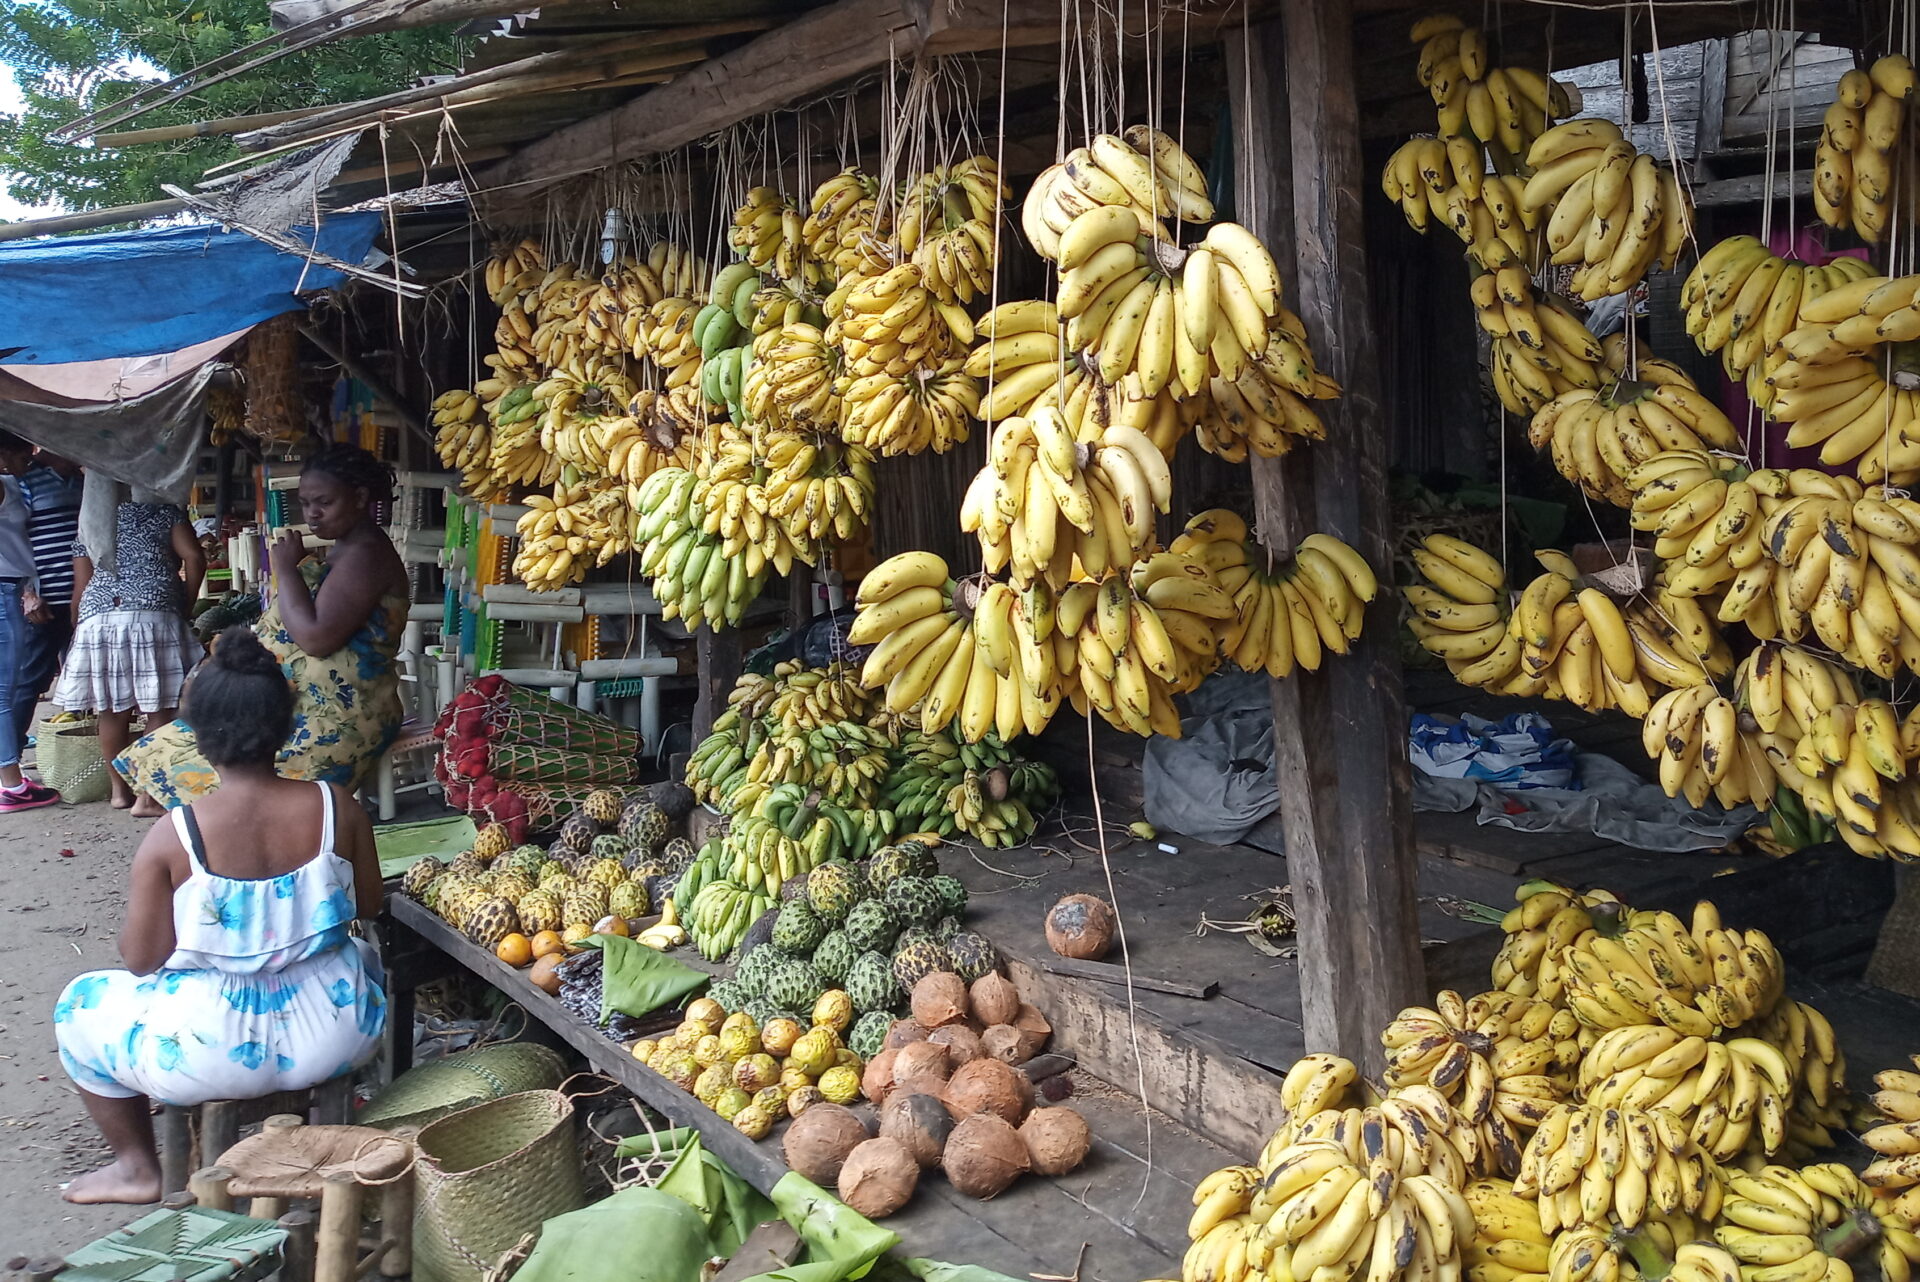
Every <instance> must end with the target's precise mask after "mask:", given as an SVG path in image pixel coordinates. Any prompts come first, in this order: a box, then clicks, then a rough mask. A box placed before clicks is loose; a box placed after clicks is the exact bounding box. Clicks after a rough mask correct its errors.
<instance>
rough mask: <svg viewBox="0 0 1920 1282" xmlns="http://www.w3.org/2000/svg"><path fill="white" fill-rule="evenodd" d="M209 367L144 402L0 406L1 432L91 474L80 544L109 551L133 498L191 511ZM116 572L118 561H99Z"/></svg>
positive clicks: (84, 496)
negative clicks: (123, 504) (123, 507)
mask: <svg viewBox="0 0 1920 1282" xmlns="http://www.w3.org/2000/svg"><path fill="white" fill-rule="evenodd" d="M220 368H222V367H221V366H219V365H217V364H207V365H203V366H201V367H200V368H199V369H198V370H196V371H194V372H193V373H192V374H190V375H188V376H187V377H185V378H182V379H180V380H178V381H177V382H173V383H168V384H167V385H166V386H164V387H159V388H156V389H154V390H153V391H151V392H148V393H147V394H146V395H145V396H133V397H128V398H127V399H126V400H121V401H98V402H95V401H88V402H84V403H82V404H79V405H75V406H72V407H70V408H68V407H60V406H53V405H38V404H30V403H27V402H24V401H0V428H5V429H6V430H7V431H9V432H13V433H15V434H17V435H19V436H23V437H25V438H26V439H27V440H29V441H32V442H33V443H34V444H35V445H40V446H44V447H46V448H47V449H49V450H51V451H53V452H54V453H55V454H58V455H60V456H61V457H62V458H68V459H72V460H73V461H74V462H76V463H78V464H80V466H82V467H84V468H85V469H86V470H87V483H86V488H85V490H84V491H82V494H81V499H80V534H79V538H80V541H81V542H82V543H84V544H86V545H87V547H88V548H90V549H91V548H101V549H111V548H112V547H113V539H114V524H115V521H114V518H115V513H116V512H117V511H118V509H119V506H120V501H121V500H122V499H124V498H126V497H127V496H128V495H129V493H133V494H136V495H138V496H143V497H145V498H146V499H147V500H148V501H151V500H152V499H154V498H157V499H159V500H160V501H161V502H166V503H176V504H180V505H182V506H185V504H186V501H187V498H188V495H189V494H190V493H191V492H192V490H193V476H194V471H195V464H196V462H197V456H198V454H199V450H200V438H201V435H202V433H203V431H204V430H205V427H206V420H207V410H206V400H207V385H208V383H209V382H210V381H211V380H212V378H213V375H214V372H215V370H217V369H220ZM94 561H95V563H96V564H99V565H101V566H102V567H103V568H111V566H112V564H113V558H112V553H111V552H110V551H109V552H105V553H103V554H102V555H98V556H96V557H95V558H94Z"/></svg>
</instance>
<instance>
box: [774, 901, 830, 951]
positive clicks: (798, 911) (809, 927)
mask: <svg viewBox="0 0 1920 1282" xmlns="http://www.w3.org/2000/svg"><path fill="white" fill-rule="evenodd" d="M826 937H827V923H826V922H824V921H822V920H821V919H820V915H819V914H818V913H816V912H814V911H813V909H812V908H811V907H809V906H808V905H807V901H806V900H804V899H793V900H789V901H787V902H786V903H784V904H782V905H780V919H779V920H778V921H776V922H775V923H774V924H773V942H774V943H775V944H776V945H778V946H779V947H780V948H782V949H784V950H785V951H787V952H789V953H793V954H795V955H796V956H799V955H805V954H810V953H812V952H813V950H814V949H816V948H818V947H819V946H820V941H821V940H823V939H825V938H826Z"/></svg>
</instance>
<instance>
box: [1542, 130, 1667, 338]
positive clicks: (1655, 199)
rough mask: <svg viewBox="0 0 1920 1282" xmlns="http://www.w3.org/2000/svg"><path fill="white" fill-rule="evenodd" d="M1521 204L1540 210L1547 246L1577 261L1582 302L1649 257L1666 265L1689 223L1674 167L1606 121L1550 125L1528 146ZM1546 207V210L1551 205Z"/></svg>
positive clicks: (1623, 283) (1627, 277) (1634, 280)
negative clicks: (1647, 152)
mask: <svg viewBox="0 0 1920 1282" xmlns="http://www.w3.org/2000/svg"><path fill="white" fill-rule="evenodd" d="M1526 163H1527V165H1528V166H1529V167H1530V168H1531V169H1532V170H1533V176H1532V177H1530V178H1528V179H1527V185H1526V189H1525V191H1524V192H1523V193H1522V196H1521V208H1522V209H1524V210H1531V211H1534V212H1535V213H1536V214H1542V215H1545V216H1546V217H1547V228H1546V232H1547V251H1548V253H1549V254H1550V255H1551V261H1552V262H1554V263H1557V264H1569V263H1578V264H1580V266H1579V268H1578V270H1576V271H1575V272H1574V274H1573V289H1574V292H1575V293H1576V294H1578V295H1579V296H1580V297H1581V298H1583V299H1585V300H1586V301H1588V302H1593V301H1595V300H1596V299H1601V298H1606V297H1608V296H1609V295H1612V294H1618V293H1621V292H1622V291H1624V290H1627V289H1630V288H1632V287H1633V286H1634V285H1637V284H1639V283H1640V281H1641V279H1642V278H1643V277H1645V276H1646V274H1647V272H1648V271H1649V270H1650V269H1651V268H1653V267H1654V266H1655V265H1656V264H1658V265H1659V266H1660V267H1662V268H1663V269H1665V270H1669V271H1671V270H1672V268H1673V265H1674V263H1675V262H1676V261H1677V260H1678V259H1679V257H1680V250H1681V249H1682V248H1683V247H1684V246H1685V244H1686V242H1687V237H1688V235H1689V234H1690V233H1691V230H1692V224H1693V207H1692V204H1691V202H1689V201H1688V199H1687V195H1686V192H1685V191H1683V190H1682V189H1681V187H1680V183H1679V180H1678V179H1677V178H1675V177H1674V174H1673V171H1672V170H1670V169H1663V168H1661V167H1660V166H1659V165H1657V164H1655V163H1654V159H1653V157H1652V156H1649V155H1645V154H1642V153H1640V152H1637V151H1635V150H1634V147H1633V144H1632V143H1630V142H1628V141H1627V140H1626V139H1625V137H1624V136H1623V135H1622V134H1621V132H1620V127H1619V126H1618V125H1616V124H1613V123H1612V122H1611V121H1606V120H1601V119H1598V118H1593V117H1589V118H1586V119H1582V120H1573V121H1568V122H1567V123H1566V124H1563V125H1556V126H1554V127H1553V128H1552V129H1549V130H1548V131H1547V132H1546V133H1544V134H1542V135H1541V136H1540V137H1539V138H1537V139H1535V140H1534V143H1533V145H1532V146H1531V147H1530V148H1528V150H1527V156H1526ZM1548 211H1551V212H1550V213H1549V212H1548Z"/></svg>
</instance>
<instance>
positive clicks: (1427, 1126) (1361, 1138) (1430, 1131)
mask: <svg viewBox="0 0 1920 1282" xmlns="http://www.w3.org/2000/svg"><path fill="white" fill-rule="evenodd" d="M1318 1058H1320V1059H1323V1060H1326V1059H1334V1058H1336V1057H1333V1056H1319V1057H1318ZM1340 1062H1342V1063H1344V1062H1345V1061H1340ZM1352 1094H1353V1093H1352V1091H1351V1090H1350V1089H1344V1090H1342V1091H1338V1092H1336V1091H1327V1092H1324V1093H1323V1094H1322V1095H1321V1096H1320V1097H1319V1098H1320V1099H1323V1100H1326V1101H1328V1104H1327V1107H1324V1108H1319V1109H1316V1110H1314V1111H1311V1112H1309V1111H1308V1109H1309V1108H1311V1107H1312V1105H1313V1104H1314V1103H1315V1102H1316V1100H1315V1098H1314V1097H1313V1096H1311V1095H1303V1096H1302V1097H1301V1098H1300V1101H1299V1104H1300V1107H1299V1111H1298V1112H1295V1113H1291V1114H1289V1115H1288V1117H1287V1119H1286V1120H1285V1121H1284V1122H1283V1123H1282V1124H1281V1125H1280V1128H1279V1129H1278V1130H1276V1131H1275V1132H1274V1133H1273V1135H1272V1137H1271V1138H1270V1139H1268V1141H1267V1143H1266V1145H1265V1146H1264V1147H1263V1148H1262V1149H1261V1151H1260V1163H1259V1169H1260V1172H1261V1175H1262V1182H1261V1185H1260V1186H1259V1187H1257V1188H1256V1189H1255V1191H1254V1197H1253V1213H1254V1215H1255V1216H1256V1217H1258V1218H1260V1219H1262V1220H1264V1219H1266V1218H1268V1217H1270V1216H1272V1214H1273V1212H1274V1210H1275V1208H1276V1206H1277V1205H1278V1203H1279V1201H1280V1199H1278V1198H1276V1197H1275V1196H1274V1195H1273V1193H1272V1185H1270V1184H1269V1183H1267V1181H1266V1180H1265V1177H1266V1176H1268V1175H1276V1173H1277V1172H1279V1171H1281V1169H1282V1168H1283V1167H1284V1166H1286V1165H1287V1164H1288V1163H1289V1162H1290V1161H1291V1160H1295V1159H1297V1158H1298V1156H1299V1149H1298V1148H1297V1146H1298V1145H1301V1144H1313V1143H1316V1142H1319V1143H1326V1142H1331V1143H1332V1144H1334V1145H1335V1146H1336V1147H1338V1148H1339V1149H1341V1150H1342V1151H1344V1152H1345V1153H1346V1154H1347V1155H1348V1157H1349V1159H1350V1160H1351V1161H1353V1162H1354V1163H1355V1164H1358V1165H1363V1166H1366V1167H1368V1168H1369V1174H1370V1175H1373V1174H1378V1175H1380V1176H1381V1177H1382V1178H1383V1179H1384V1178H1391V1177H1394V1176H1399V1177H1405V1176H1409V1175H1419V1174H1429V1175H1433V1176H1437V1177H1438V1178H1439V1179H1440V1181H1441V1182H1442V1183H1444V1184H1446V1185H1447V1186H1448V1187H1450V1188H1459V1187H1460V1186H1461V1185H1463V1184H1464V1183H1465V1182H1466V1181H1467V1179H1468V1178H1469V1174H1470V1171H1471V1170H1473V1169H1478V1168H1479V1167H1480V1166H1481V1165H1483V1164H1484V1165H1487V1166H1489V1167H1492V1168H1497V1167H1498V1166H1499V1165H1500V1162H1501V1158H1500V1156H1499V1154H1498V1152H1496V1151H1495V1150H1494V1149H1493V1148H1491V1147H1483V1146H1482V1136H1481V1131H1482V1129H1484V1128H1479V1127H1475V1126H1473V1125H1472V1124H1470V1123H1469V1122H1467V1120H1466V1119H1465V1118H1464V1117H1463V1116H1462V1115H1461V1114H1460V1112H1459V1111H1458V1110H1457V1109H1455V1108H1454V1107H1453V1106H1452V1105H1451V1104H1449V1103H1447V1101H1446V1099H1445V1098H1444V1097H1443V1096H1442V1095H1441V1094H1440V1092H1438V1091H1436V1090H1434V1089H1433V1088H1432V1087H1431V1086H1424V1085H1421V1086H1409V1087H1406V1088H1404V1089H1402V1090H1397V1091H1389V1092H1388V1093H1387V1095H1386V1097H1385V1098H1384V1099H1381V1100H1380V1101H1379V1102H1378V1103H1376V1104H1369V1105H1366V1106H1365V1107H1362V1106H1361V1105H1359V1104H1358V1103H1353V1102H1345V1103H1342V1101H1343V1100H1351V1098H1352ZM1499 1137H1500V1139H1501V1140H1502V1141H1503V1142H1504V1143H1505V1144H1506V1145H1507V1151H1508V1153H1509V1155H1510V1156H1511V1157H1512V1158H1513V1159H1514V1160H1518V1158H1519V1156H1520V1144H1519V1140H1518V1139H1517V1138H1516V1137H1515V1136H1514V1135H1513V1134H1512V1133H1511V1128H1506V1127H1502V1128H1500V1130H1499ZM1487 1140H1488V1143H1489V1144H1491V1143H1492V1142H1493V1136H1492V1134H1491V1133H1489V1135H1488V1136H1487ZM1276 1182H1277V1183H1281V1184H1282V1185H1284V1180H1283V1179H1282V1178H1279V1177H1276Z"/></svg>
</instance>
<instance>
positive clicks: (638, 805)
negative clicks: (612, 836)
mask: <svg viewBox="0 0 1920 1282" xmlns="http://www.w3.org/2000/svg"><path fill="white" fill-rule="evenodd" d="M670 823H671V821H670V820H669V819H668V818H667V812H666V811H664V810H662V809H661V808H660V807H659V806H658V805H656V804H655V803H654V802H653V801H652V800H651V799H649V798H647V797H642V798H640V799H639V800H638V801H632V802H629V803H627V808H626V809H625V810H622V811H621V812H620V826H619V829H618V831H619V833H620V835H621V836H622V837H625V838H626V839H627V840H628V841H630V842H632V843H633V844H634V845H636V846H645V847H646V848H647V849H649V850H651V849H653V848H654V847H655V846H657V845H659V844H660V843H661V842H663V841H665V840H666V839H667V828H668V827H669V826H670Z"/></svg>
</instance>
